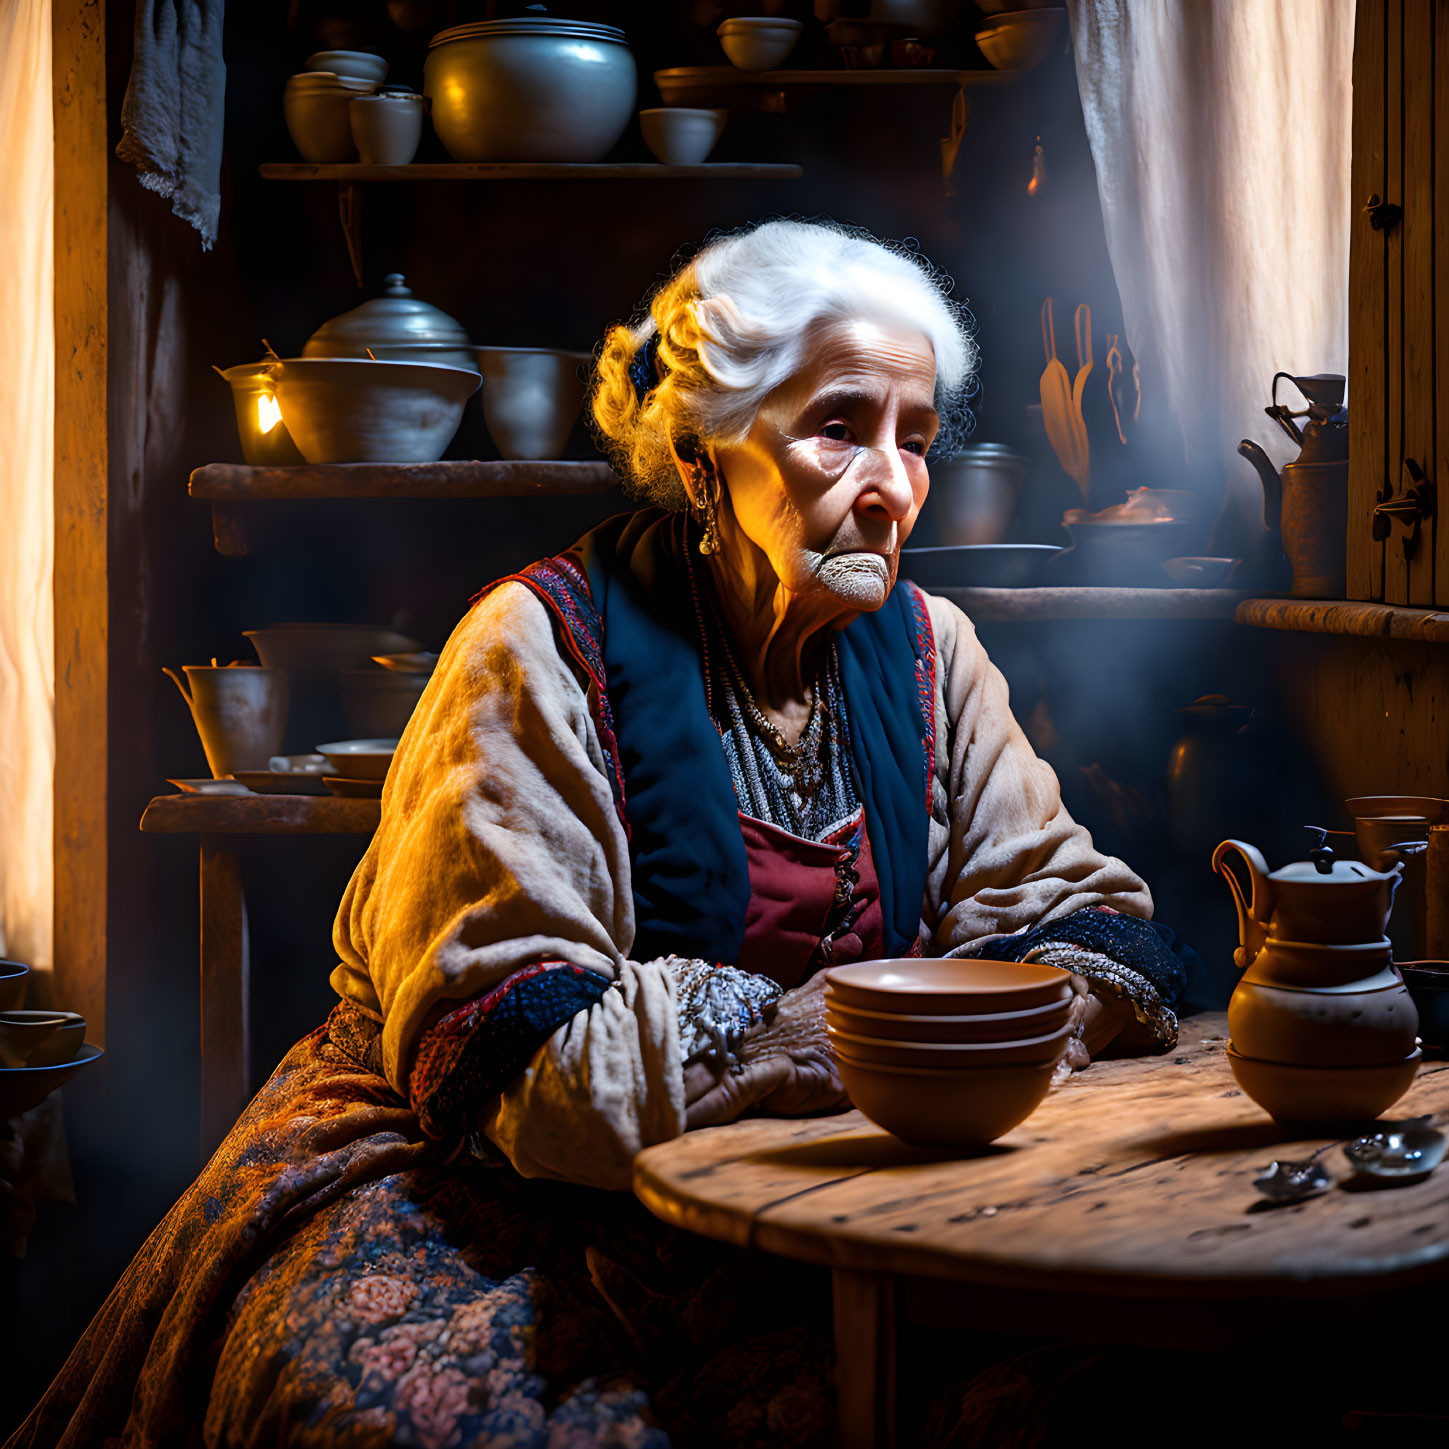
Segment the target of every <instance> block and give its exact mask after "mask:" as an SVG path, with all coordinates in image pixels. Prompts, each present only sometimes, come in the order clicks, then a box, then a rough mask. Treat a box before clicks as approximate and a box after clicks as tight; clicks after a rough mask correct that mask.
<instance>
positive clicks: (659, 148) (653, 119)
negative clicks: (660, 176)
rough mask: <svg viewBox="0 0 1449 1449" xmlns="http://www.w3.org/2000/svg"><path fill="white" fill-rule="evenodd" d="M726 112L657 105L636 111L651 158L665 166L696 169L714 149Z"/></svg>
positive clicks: (723, 125)
mask: <svg viewBox="0 0 1449 1449" xmlns="http://www.w3.org/2000/svg"><path fill="white" fill-rule="evenodd" d="M728 114H729V113H728V112H727V111H705V110H697V109H695V108H694V107H691V106H660V107H657V108H655V109H654V110H649V111H640V112H639V130H640V131H641V132H642V134H643V136H644V144H645V145H646V146H647V147H648V148H649V149H650V150H651V151H652V152H653V153H654V159H655V160H656V161H659V162H660V163H662V164H663V165H665V166H698V165H700V164H701V163H702V162H703V161H704V159H705V158H706V157H707V156H708V155H709V153H710V152H711V151H713V150H714V143H715V142H716V141H718V140H719V138H720V132H721V131H723V130H724V127H725V119H726V117H727V116H728Z"/></svg>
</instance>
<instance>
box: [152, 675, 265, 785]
mask: <svg viewBox="0 0 1449 1449" xmlns="http://www.w3.org/2000/svg"><path fill="white" fill-rule="evenodd" d="M161 672H162V673H163V674H165V675H167V676H168V677H169V678H170V679H172V680H173V681H174V682H175V684H176V687H177V688H178V689H179V690H180V691H181V697H182V698H183V699H184V700H185V701H186V703H187V705H188V706H189V707H190V709H191V718H192V720H193V721H194V722H195V724H196V732H197V734H199V735H200V736H201V747H202V748H203V749H204V750H205V751H206V763H207V764H208V765H209V766H210V767H211V773H212V775H213V777H214V778H216V779H218V780H221V779H224V778H226V776H228V775H234V774H236V772H237V771H238V770H265V769H267V768H268V767H269V765H270V763H271V758H272V756H273V755H277V754H280V753H281V751H282V732H283V731H284V730H285V729H286V727H287V676H286V674H285V673H283V672H282V671H281V670H280V669H258V668H256V667H255V666H254V665H247V664H227V665H222V666H220V667H218V666H216V665H205V664H187V665H185V666H183V670H182V672H183V673H184V674H185V675H186V678H185V679H184V680H183V679H182V678H181V675H179V674H177V672H176V671H175V670H174V669H163V670H162V671H161Z"/></svg>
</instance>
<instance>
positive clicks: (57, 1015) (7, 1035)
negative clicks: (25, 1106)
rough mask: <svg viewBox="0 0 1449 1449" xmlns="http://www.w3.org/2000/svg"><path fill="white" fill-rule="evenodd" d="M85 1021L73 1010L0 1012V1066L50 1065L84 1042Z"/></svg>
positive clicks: (65, 1060) (62, 1059) (71, 1053)
mask: <svg viewBox="0 0 1449 1449" xmlns="http://www.w3.org/2000/svg"><path fill="white" fill-rule="evenodd" d="M85 1036H86V1022H85V1018H84V1017H83V1016H78V1015H77V1014H76V1013H75V1012H73V1011H0V1067H12V1068H13V1067H53V1066H57V1065H59V1064H60V1063H61V1062H68V1061H69V1060H70V1059H71V1058H72V1057H73V1056H74V1055H75V1054H76V1052H77V1051H79V1050H80V1046H81V1043H82V1042H83V1041H85Z"/></svg>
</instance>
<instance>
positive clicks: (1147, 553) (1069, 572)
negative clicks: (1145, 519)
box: [1052, 519, 1203, 588]
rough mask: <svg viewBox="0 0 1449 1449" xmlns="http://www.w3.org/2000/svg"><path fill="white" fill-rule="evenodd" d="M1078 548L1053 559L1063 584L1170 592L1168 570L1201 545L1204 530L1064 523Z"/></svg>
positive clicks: (1188, 525) (1182, 525)
mask: <svg viewBox="0 0 1449 1449" xmlns="http://www.w3.org/2000/svg"><path fill="white" fill-rule="evenodd" d="M1063 526H1064V527H1065V528H1066V530H1067V533H1068V534H1069V535H1070V536H1071V540H1072V546H1071V547H1070V548H1069V549H1067V550H1066V551H1065V552H1064V553H1062V554H1060V555H1058V556H1057V558H1055V559H1054V560H1053V561H1052V571H1053V573H1054V574H1057V575H1058V576H1060V578H1061V580H1062V581H1063V582H1068V583H1074V584H1107V585H1115V586H1120V587H1132V586H1140V587H1146V588H1152V587H1160V588H1166V587H1167V583H1168V579H1167V575H1166V574H1164V573H1163V571H1162V566H1163V564H1165V563H1166V562H1167V560H1168V559H1170V558H1179V557H1183V556H1185V555H1186V554H1187V553H1188V550H1190V549H1191V548H1192V547H1193V546H1194V545H1201V543H1202V538H1203V530H1202V528H1201V527H1200V526H1199V525H1198V524H1196V523H1192V522H1185V521H1180V520H1176V519H1173V520H1168V521H1164V522H1160V523H1093V522H1085V521H1084V522H1080V523H1068V524H1065V525H1063Z"/></svg>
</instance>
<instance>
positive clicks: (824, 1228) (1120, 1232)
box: [634, 1014, 1449, 1297]
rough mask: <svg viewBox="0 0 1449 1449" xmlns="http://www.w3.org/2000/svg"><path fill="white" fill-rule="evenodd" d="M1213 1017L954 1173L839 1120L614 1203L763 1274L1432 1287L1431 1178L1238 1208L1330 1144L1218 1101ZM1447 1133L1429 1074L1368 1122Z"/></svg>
mask: <svg viewBox="0 0 1449 1449" xmlns="http://www.w3.org/2000/svg"><path fill="white" fill-rule="evenodd" d="M1226 1046H1227V1022H1226V1017H1225V1016H1223V1015H1221V1014H1213V1015H1204V1016H1200V1017H1196V1018H1192V1019H1190V1020H1188V1021H1185V1022H1184V1023H1183V1025H1182V1035H1181V1040H1180V1042H1179V1044H1178V1047H1177V1049H1176V1050H1175V1051H1174V1052H1172V1053H1170V1054H1168V1055H1167V1056H1162V1057H1155V1058H1145V1059H1137V1060H1130V1061H1104V1062H1097V1063H1094V1064H1093V1065H1092V1066H1091V1067H1090V1068H1089V1069H1088V1070H1086V1071H1084V1072H1080V1073H1078V1074H1077V1075H1075V1076H1074V1077H1072V1078H1071V1079H1070V1080H1069V1081H1067V1082H1065V1083H1064V1084H1062V1085H1061V1086H1060V1087H1058V1088H1056V1089H1055V1090H1054V1091H1053V1092H1052V1093H1051V1095H1050V1096H1048V1098H1047V1099H1046V1101H1045V1102H1044V1103H1043V1104H1042V1106H1041V1107H1039V1108H1038V1109H1037V1111H1036V1112H1035V1113H1034V1114H1033V1116H1032V1117H1030V1118H1029V1119H1028V1120H1027V1121H1026V1122H1024V1123H1023V1124H1022V1125H1021V1126H1020V1127H1018V1128H1016V1130H1015V1131H1013V1132H1011V1133H1009V1134H1008V1135H1007V1136H1006V1137H1004V1138H1002V1139H1001V1140H1000V1141H999V1142H997V1143H994V1144H993V1145H992V1146H991V1147H989V1148H987V1149H985V1150H984V1151H982V1152H980V1153H978V1154H976V1155H973V1156H966V1157H962V1156H956V1155H951V1154H948V1153H942V1152H936V1151H929V1150H925V1149H919V1148H912V1147H909V1146H907V1145H906V1144H905V1143H903V1142H900V1141H898V1140H897V1139H896V1138H894V1137H891V1136H890V1135H889V1134H888V1133H885V1132H883V1131H881V1130H880V1129H879V1128H877V1127H875V1126H873V1125H872V1124H871V1123H870V1122H868V1121H867V1120H866V1119H865V1118H864V1117H862V1116H861V1115H860V1113H858V1112H847V1113H844V1114H842V1115H840V1116H835V1117H817V1118H808V1119H800V1120H788V1119H782V1118H767V1117H756V1118H750V1119H747V1120H744V1121H741V1122H736V1123H732V1124H730V1125H728V1126H724V1127H712V1128H706V1129H703V1130H699V1131H694V1132H687V1133H685V1134H684V1135H683V1136H682V1137H678V1138H676V1139H674V1140H673V1141H671V1142H665V1143H661V1144H660V1145H658V1146H656V1147H650V1148H647V1149H646V1150H645V1151H643V1152H641V1153H640V1154H639V1156H638V1157H637V1158H636V1159H635V1165H634V1187H635V1191H636V1193H637V1194H638V1196H639V1198H640V1199H641V1200H642V1201H643V1202H644V1204H645V1205H646V1206H647V1207H648V1208H649V1209H650V1211H652V1212H653V1213H654V1214H655V1215H656V1216H657V1217H660V1218H662V1219H663V1220H664V1221H665V1222H668V1223H671V1224H673V1225H675V1226H677V1227H682V1228H687V1229H690V1230H692V1231H694V1232H697V1233H701V1234H704V1235H705V1236H708V1237H712V1238H718V1239H721V1240H723V1241H726V1242H730V1243H735V1244H738V1245H741V1246H752V1247H756V1248H761V1249H764V1250H766V1251H768V1252H772V1253H777V1254H780V1255H783V1256H785V1257H790V1258H797V1259H801V1260H803V1261H806V1262H811V1263H817V1264H823V1265H825V1266H827V1267H832V1268H848V1269H854V1270H859V1271H869V1272H889V1273H896V1274H902V1275H910V1276H915V1277H924V1278H945V1279H952V1280H956V1281H960V1282H967V1283H978V1284H988V1285H994V1286H997V1287H1015V1288H1030V1289H1049V1290H1053V1291H1059V1292H1078V1291H1085V1292H1108V1293H1113V1294H1122V1295H1132V1294H1139V1293H1161V1292H1163V1291H1165V1290H1168V1289H1170V1290H1171V1291H1173V1292H1175V1293H1179V1294H1183V1293H1185V1294H1187V1295H1188V1296H1193V1297H1198V1296H1202V1297H1209V1296H1216V1295H1224V1296H1228V1295H1236V1294H1241V1293H1242V1292H1243V1291H1244V1289H1245V1288H1251V1289H1255V1290H1258V1291H1261V1290H1263V1289H1265V1288H1267V1289H1269V1290H1270V1291H1271V1292H1272V1293H1274V1294H1275V1295H1276V1294H1282V1293H1293V1292H1301V1293H1305V1294H1323V1293H1331V1294H1340V1293H1345V1292H1352V1291H1360V1292H1369V1293H1372V1292H1376V1291H1380V1290H1384V1291H1389V1290H1394V1289H1397V1288H1402V1287H1405V1286H1408V1285H1411V1284H1415V1283H1420V1282H1424V1281H1427V1280H1430V1279H1435V1278H1439V1279H1443V1278H1446V1277H1449V1166H1445V1167H1441V1168H1440V1169H1439V1170H1438V1171H1437V1172H1435V1173H1433V1174H1431V1175H1430V1176H1429V1177H1428V1178H1426V1179H1424V1180H1422V1181H1420V1182H1417V1183H1412V1184H1403V1185H1397V1186H1394V1187H1392V1188H1384V1189H1378V1190H1358V1189H1359V1188H1361V1186H1362V1184H1361V1183H1355V1184H1351V1185H1345V1179H1347V1178H1349V1176H1350V1172H1349V1168H1348V1164H1347V1162H1346V1161H1345V1159H1344V1158H1343V1155H1342V1153H1341V1152H1340V1151H1339V1150H1338V1148H1337V1146H1329V1147H1328V1150H1326V1151H1325V1152H1324V1153H1323V1154H1322V1158H1321V1161H1322V1162H1323V1163H1324V1165H1325V1166H1326V1167H1327V1168H1328V1170H1329V1172H1330V1173H1331V1174H1332V1176H1333V1177H1334V1178H1335V1179H1337V1181H1336V1183H1335V1185H1334V1186H1333V1187H1332V1188H1331V1189H1329V1191H1328V1192H1326V1193H1324V1194H1322V1195H1320V1196H1318V1197H1316V1198H1311V1199H1309V1200H1307V1201H1306V1202H1301V1203H1295V1204H1289V1205H1279V1204H1274V1203H1270V1202H1268V1201H1267V1200H1266V1199H1264V1198H1263V1197H1261V1195H1260V1194H1259V1193H1258V1192H1257V1191H1256V1190H1255V1189H1254V1187H1253V1185H1252V1178H1253V1176H1254V1174H1255V1172H1256V1171H1258V1170H1260V1169H1261V1168H1263V1167H1265V1166H1266V1165H1267V1164H1268V1163H1269V1162H1271V1161H1272V1160H1273V1159H1275V1158H1286V1159H1292V1158H1301V1157H1306V1156H1308V1155H1309V1154H1310V1153H1312V1152H1313V1151H1314V1150H1315V1149H1317V1148H1320V1147H1323V1146H1324V1145H1325V1144H1328V1143H1334V1142H1335V1141H1336V1139H1334V1138H1331V1137H1314V1138H1305V1137H1303V1136H1301V1135H1299V1129H1284V1128H1280V1127H1278V1126H1276V1125H1275V1124H1274V1123H1273V1122H1272V1121H1271V1120H1270V1119H1269V1118H1268V1117H1267V1116H1266V1114H1265V1113H1263V1112H1262V1111H1261V1110H1260V1109H1259V1108H1258V1107H1257V1106H1256V1105H1255V1104H1254V1103H1253V1102H1252V1101H1251V1100H1250V1099H1248V1098H1247V1097H1245V1096H1244V1095H1243V1094H1242V1093H1241V1092H1240V1091H1239V1090H1238V1087H1237V1084H1236V1083H1235V1082H1234V1080H1233V1077H1232V1073H1231V1071H1230V1069H1229V1066H1228V1062H1227V1059H1226V1056H1225V1054H1224V1049H1225V1047H1226ZM1423 1114H1435V1116H1436V1120H1437V1122H1438V1125H1441V1126H1443V1125H1445V1121H1446V1118H1449V1062H1446V1061H1444V1060H1442V1059H1438V1060H1434V1059H1430V1058H1428V1057H1427V1056H1426V1058H1425V1061H1424V1064H1423V1066H1422V1067H1421V1069H1420V1072H1419V1076H1418V1079H1417V1080H1416V1081H1415V1083H1414V1086H1413V1087H1412V1089H1411V1090H1410V1091H1409V1093H1408V1095H1407V1096H1405V1097H1404V1098H1403V1099H1402V1100H1401V1101H1400V1102H1399V1103H1397V1104H1396V1105H1395V1107H1394V1108H1392V1109H1391V1112H1390V1113H1389V1114H1387V1117H1386V1120H1403V1119H1404V1118H1408V1117H1413V1116H1419V1115H1423Z"/></svg>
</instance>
